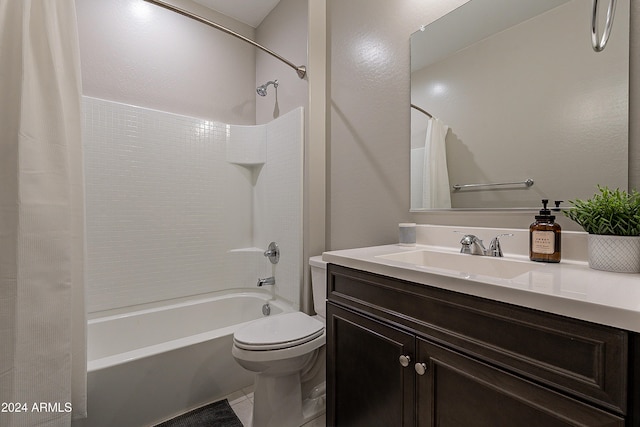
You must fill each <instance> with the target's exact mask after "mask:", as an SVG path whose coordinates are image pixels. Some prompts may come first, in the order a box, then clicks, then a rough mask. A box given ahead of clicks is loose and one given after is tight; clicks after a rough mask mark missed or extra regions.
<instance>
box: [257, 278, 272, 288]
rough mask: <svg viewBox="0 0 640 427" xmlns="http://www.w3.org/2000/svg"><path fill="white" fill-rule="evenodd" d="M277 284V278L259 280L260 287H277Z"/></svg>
mask: <svg viewBox="0 0 640 427" xmlns="http://www.w3.org/2000/svg"><path fill="white" fill-rule="evenodd" d="M275 284H276V278H275V277H273V276H271V277H267V278H266V279H258V286H269V285H275Z"/></svg>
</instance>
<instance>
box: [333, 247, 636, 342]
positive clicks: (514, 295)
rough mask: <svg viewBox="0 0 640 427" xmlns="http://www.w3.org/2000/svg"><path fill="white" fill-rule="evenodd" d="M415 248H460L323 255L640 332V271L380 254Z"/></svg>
mask: <svg viewBox="0 0 640 427" xmlns="http://www.w3.org/2000/svg"><path fill="white" fill-rule="evenodd" d="M419 249H427V250H436V251H444V252H456V253H457V252H458V251H457V250H456V249H454V248H447V247H441V246H432V245H416V246H413V247H406V246H400V245H385V246H373V247H366V248H358V249H345V250H337V251H330V252H325V253H324V254H323V256H322V258H323V260H324V261H327V262H329V263H333V264H338V265H342V266H345V267H351V268H354V269H358V270H363V271H368V272H371V273H377V274H381V275H384V276H389V277H395V278H398V279H402V280H407V281H411V282H415V283H421V284H424V285H429V286H433V287H437V288H441V289H448V290H452V291H456V292H460V293H464V294H468V295H475V296H478V297H483V298H488V299H491V300H495V301H501V302H505V303H509V304H515V305H518V306H522V307H528V308H532V309H536V310H541V311H545V312H548V313H554V314H559V315H562V316H567V317H572V318H575V319H581V320H586V321H589V322H594V323H598V324H602V325H608V326H614V327H618V328H621V329H626V330H629V331H635V332H640V274H626V273H610V272H604V271H598V270H593V269H591V268H589V266H588V265H587V263H586V262H584V261H574V260H563V261H562V262H560V263H559V264H546V263H533V264H535V265H533V266H532V267H533V269H532V270H531V271H528V272H526V273H524V274H521V275H520V276H516V277H514V278H512V279H501V278H495V277H488V276H478V275H476V276H473V275H469V274H466V273H460V272H455V271H451V270H444V269H438V268H431V267H424V266H417V265H412V264H408V263H404V262H399V261H393V260H389V259H384V258H379V256H380V255H389V254H395V253H399V252H405V251H415V250H419ZM463 256H476V255H463ZM505 257H506V258H509V257H511V258H512V259H514V260H520V261H523V260H524V261H526V262H530V261H528V257H524V256H523V255H517V254H514V255H509V254H506V253H505Z"/></svg>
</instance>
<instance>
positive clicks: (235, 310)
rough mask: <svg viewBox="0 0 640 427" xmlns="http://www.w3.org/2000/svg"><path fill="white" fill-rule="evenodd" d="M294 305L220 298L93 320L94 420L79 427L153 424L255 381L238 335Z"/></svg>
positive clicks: (90, 380)
mask: <svg viewBox="0 0 640 427" xmlns="http://www.w3.org/2000/svg"><path fill="white" fill-rule="evenodd" d="M267 302H268V303H269V306H270V310H271V314H270V315H271V316H274V315H278V314H279V313H283V312H288V311H291V310H292V308H291V307H290V306H288V305H287V304H286V303H284V302H282V301H279V300H272V299H271V298H270V295H269V294H266V293H259V292H243V293H233V294H229V293H227V294H217V295H209V296H206V297H198V298H191V299H185V300H182V301H179V302H175V303H170V304H165V305H157V304H156V306H150V307H147V308H141V309H136V310H135V311H128V312H119V313H116V314H109V315H105V316H101V317H95V318H91V319H90V320H89V323H88V336H87V338H88V367H87V371H88V372H87V395H88V402H87V404H88V418H87V419H84V420H76V421H74V422H73V423H72V426H73V427H99V426H109V427H112V426H121V427H126V426H131V427H141V426H148V425H153V424H155V423H158V422H161V421H163V420H166V419H167V418H170V417H172V416H174V415H177V414H179V413H182V412H185V411H187V410H189V409H192V408H195V407H198V406H200V405H202V404H205V403H208V402H212V401H215V400H218V399H221V398H223V397H225V396H226V395H228V394H230V393H232V392H234V391H237V390H239V389H241V388H244V387H247V386H250V385H251V384H253V375H252V374H251V373H250V372H247V371H245V370H244V369H242V368H241V367H240V366H239V365H238V364H237V363H236V362H235V360H233V357H232V356H231V346H232V343H233V332H234V331H235V330H237V329H238V328H239V327H241V326H242V325H244V324H246V323H247V322H250V321H251V320H255V319H258V318H261V317H263V314H262V307H263V305H264V304H265V303H267Z"/></svg>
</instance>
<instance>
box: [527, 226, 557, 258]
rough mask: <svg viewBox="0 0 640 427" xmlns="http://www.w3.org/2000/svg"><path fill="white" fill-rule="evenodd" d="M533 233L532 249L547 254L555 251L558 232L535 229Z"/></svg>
mask: <svg viewBox="0 0 640 427" xmlns="http://www.w3.org/2000/svg"><path fill="white" fill-rule="evenodd" d="M531 235H532V240H531V249H532V250H533V252H535V253H538V254H545V255H551V254H552V253H554V252H555V247H556V234H555V233H554V232H553V231H540V230H535V231H533V233H531Z"/></svg>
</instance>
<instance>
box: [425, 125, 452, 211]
mask: <svg viewBox="0 0 640 427" xmlns="http://www.w3.org/2000/svg"><path fill="white" fill-rule="evenodd" d="M448 131H449V126H447V125H445V124H444V123H442V121H440V119H436V118H431V119H429V123H428V124H427V137H426V140H425V146H424V168H423V170H422V171H423V172H422V173H423V180H424V181H423V187H422V191H423V193H422V207H423V208H450V207H451V189H450V187H449V169H448V168H447V147H446V145H445V138H446V136H447V132H448Z"/></svg>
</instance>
